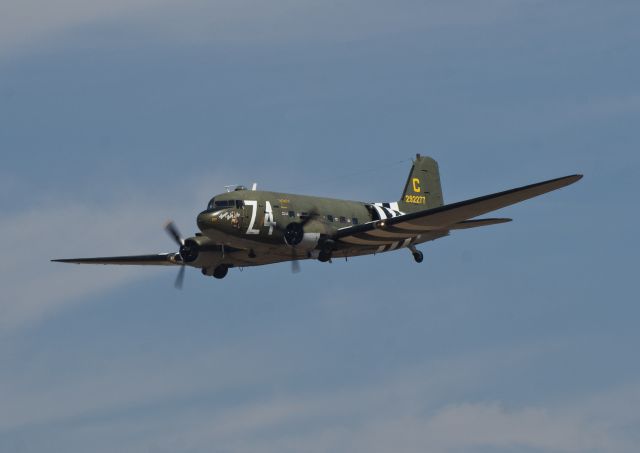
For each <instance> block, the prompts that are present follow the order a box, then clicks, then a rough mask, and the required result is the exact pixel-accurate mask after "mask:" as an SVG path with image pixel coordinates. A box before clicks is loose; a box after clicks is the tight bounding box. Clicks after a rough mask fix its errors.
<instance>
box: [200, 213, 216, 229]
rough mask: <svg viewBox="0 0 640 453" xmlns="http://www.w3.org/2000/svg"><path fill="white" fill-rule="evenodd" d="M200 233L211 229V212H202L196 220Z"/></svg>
mask: <svg viewBox="0 0 640 453" xmlns="http://www.w3.org/2000/svg"><path fill="white" fill-rule="evenodd" d="M196 222H197V224H198V228H200V231H204V230H208V229H211V227H212V226H213V215H212V213H211V212H207V211H202V212H201V213H200V214H198V218H197V219H196Z"/></svg>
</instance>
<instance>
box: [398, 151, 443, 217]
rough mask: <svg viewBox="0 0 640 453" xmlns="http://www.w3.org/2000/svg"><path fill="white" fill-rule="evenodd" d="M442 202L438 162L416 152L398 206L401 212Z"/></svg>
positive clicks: (433, 205)
mask: <svg viewBox="0 0 640 453" xmlns="http://www.w3.org/2000/svg"><path fill="white" fill-rule="evenodd" d="M443 204H444V200H443V198H442V187H441V185H440V171H439V170H438V163H437V162H436V161H435V160H434V159H432V158H431V157H425V156H421V155H420V154H417V155H416V160H414V161H413V167H411V173H409V177H408V178H407V183H406V184H405V186H404V192H403V193H402V198H401V199H400V201H399V202H398V207H399V208H400V210H401V211H402V212H412V211H422V210H424V209H432V208H437V207H438V206H442V205H443Z"/></svg>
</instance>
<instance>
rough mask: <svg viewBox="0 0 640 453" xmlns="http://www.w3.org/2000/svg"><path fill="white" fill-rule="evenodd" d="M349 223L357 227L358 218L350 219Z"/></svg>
mask: <svg viewBox="0 0 640 453" xmlns="http://www.w3.org/2000/svg"><path fill="white" fill-rule="evenodd" d="M351 223H353V224H354V225H357V224H358V218H357V217H354V218H352V219H351Z"/></svg>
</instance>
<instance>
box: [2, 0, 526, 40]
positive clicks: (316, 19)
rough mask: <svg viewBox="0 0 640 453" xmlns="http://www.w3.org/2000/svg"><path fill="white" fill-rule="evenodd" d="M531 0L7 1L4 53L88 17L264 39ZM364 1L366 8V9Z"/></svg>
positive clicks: (153, 31) (446, 17)
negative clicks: (396, 0) (395, 0)
mask: <svg viewBox="0 0 640 453" xmlns="http://www.w3.org/2000/svg"><path fill="white" fill-rule="evenodd" d="M526 3H529V1H528V0H521V1H518V2H513V1H507V0H490V1H488V2H484V3H483V4H482V6H481V7H480V6H479V5H478V4H477V2H473V1H471V0H463V1H458V2H446V1H442V0H432V1H430V2H424V3H414V2H406V3H399V4H398V3H385V2H373V3H371V2H362V1H359V0H349V1H340V2H339V1H328V2H314V1H311V0H303V1H294V0H277V1H273V2H264V1H260V0H215V1H204V0H188V1H177V0H126V1H125V0H115V1H110V2H104V1H81V0H56V1H54V2H48V1H44V0H25V1H21V2H5V3H4V4H3V6H2V8H1V9H0V53H19V52H20V51H21V50H23V49H25V48H29V47H30V46H38V45H39V44H41V43H48V42H49V38H50V37H52V36H53V37H55V36H60V35H63V34H64V33H65V32H66V31H69V30H72V29H77V28H80V27H83V26H87V25H96V24H108V23H116V22H122V23H128V24H130V25H132V24H136V25H135V26H134V25H132V30H136V32H138V33H142V34H148V35H149V36H155V37H161V39H163V40H167V39H168V40H178V41H185V40H186V41H207V42H209V41H219V42H229V41H231V42H246V43H263V42H269V41H282V40H299V39H303V40H309V39H311V40H317V39H321V40H344V39H359V38H363V37H367V36H370V35H378V34H388V33H401V32H407V31H411V30H414V29H424V28H429V27H433V26H450V25H473V24H489V23H492V22H494V21H496V20H499V19H501V18H503V17H504V16H505V15H506V16H509V15H511V14H513V13H514V12H515V11H517V8H518V7H519V6H520V5H522V4H526ZM363 9H365V10H366V14H363Z"/></svg>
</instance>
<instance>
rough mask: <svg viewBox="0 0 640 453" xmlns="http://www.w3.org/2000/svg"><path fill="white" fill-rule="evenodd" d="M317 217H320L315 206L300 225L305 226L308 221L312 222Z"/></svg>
mask: <svg viewBox="0 0 640 453" xmlns="http://www.w3.org/2000/svg"><path fill="white" fill-rule="evenodd" d="M316 217H318V211H317V210H316V209H315V208H313V209H312V210H311V212H309V215H307V216H306V217H305V218H304V219H302V221H301V222H300V225H302V226H303V227H304V226H305V225H306V224H307V223H309V222H311V221H312V220H313V219H315V218H316Z"/></svg>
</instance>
